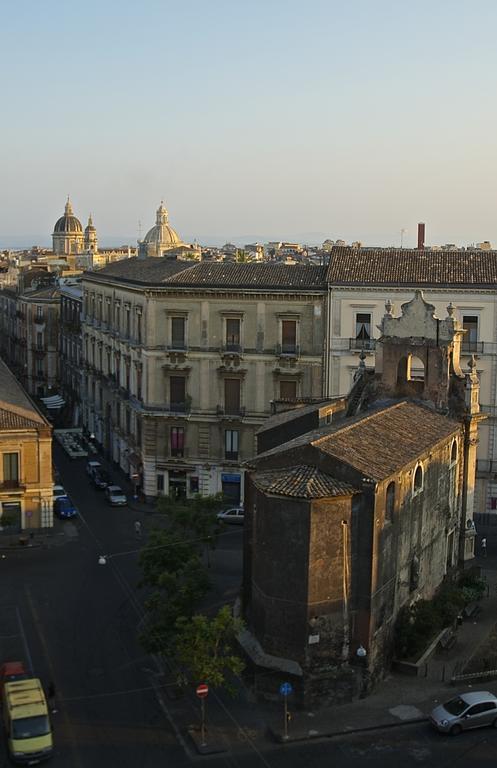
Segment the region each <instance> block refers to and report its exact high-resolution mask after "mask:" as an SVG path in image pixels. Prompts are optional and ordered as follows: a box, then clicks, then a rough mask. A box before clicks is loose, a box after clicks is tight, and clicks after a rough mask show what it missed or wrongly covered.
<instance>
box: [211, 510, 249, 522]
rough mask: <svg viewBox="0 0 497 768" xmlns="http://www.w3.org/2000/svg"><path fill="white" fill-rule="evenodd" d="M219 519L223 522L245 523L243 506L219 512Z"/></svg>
mask: <svg viewBox="0 0 497 768" xmlns="http://www.w3.org/2000/svg"><path fill="white" fill-rule="evenodd" d="M217 519H218V520H219V521H220V522H223V523H231V524H233V525H243V507H230V509H224V510H223V511H222V512H218V513H217Z"/></svg>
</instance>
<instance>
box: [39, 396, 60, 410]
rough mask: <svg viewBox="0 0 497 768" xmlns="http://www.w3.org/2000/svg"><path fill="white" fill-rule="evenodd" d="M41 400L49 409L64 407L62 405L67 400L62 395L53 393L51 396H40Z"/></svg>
mask: <svg viewBox="0 0 497 768" xmlns="http://www.w3.org/2000/svg"><path fill="white" fill-rule="evenodd" d="M40 400H41V402H42V403H43V405H44V406H45V408H48V410H49V411H50V410H53V409H55V408H62V406H63V405H65V404H66V401H65V400H64V398H63V397H61V396H60V395H51V396H50V397H40Z"/></svg>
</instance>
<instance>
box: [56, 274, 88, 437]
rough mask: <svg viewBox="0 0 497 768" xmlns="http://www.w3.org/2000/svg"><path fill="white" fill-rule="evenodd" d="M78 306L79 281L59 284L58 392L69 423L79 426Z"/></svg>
mask: <svg viewBox="0 0 497 768" xmlns="http://www.w3.org/2000/svg"><path fill="white" fill-rule="evenodd" d="M82 308H83V288H82V286H81V283H80V282H71V283H66V284H62V285H61V286H60V342H59V347H60V355H59V357H60V392H61V395H62V397H63V398H64V400H65V403H66V406H65V407H66V414H67V418H68V420H69V421H70V423H71V424H72V425H73V426H79V425H80V423H81V395H80V389H81V361H82V358H83V339H82V330H81V314H82Z"/></svg>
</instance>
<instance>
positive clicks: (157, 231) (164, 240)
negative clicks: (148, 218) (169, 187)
mask: <svg viewBox="0 0 497 768" xmlns="http://www.w3.org/2000/svg"><path fill="white" fill-rule="evenodd" d="M143 242H144V243H150V244H151V245H152V244H153V245H157V246H159V247H164V248H174V246H176V245H180V244H181V239H180V238H179V236H178V233H177V232H175V230H174V229H173V228H172V227H171V225H170V224H169V214H168V212H167V209H166V208H165V207H164V203H163V202H162V200H161V204H160V206H159V207H158V208H157V219H156V223H155V226H154V227H152V229H149V231H148V232H147V234H146V235H145V237H144V238H143Z"/></svg>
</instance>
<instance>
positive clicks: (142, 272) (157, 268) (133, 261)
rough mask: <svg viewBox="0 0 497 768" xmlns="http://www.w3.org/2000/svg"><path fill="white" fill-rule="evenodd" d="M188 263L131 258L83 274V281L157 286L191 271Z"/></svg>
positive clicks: (172, 260)
mask: <svg viewBox="0 0 497 768" xmlns="http://www.w3.org/2000/svg"><path fill="white" fill-rule="evenodd" d="M191 267H192V264H191V262H188V261H176V260H175V259H158V258H148V259H139V258H138V257H137V256H133V257H132V258H130V259H120V260H119V261H113V262H112V263H111V264H108V265H107V266H106V267H103V268H102V269H97V270H95V271H94V272H85V273H84V279H85V280H92V281H93V280H94V281H97V282H99V281H100V280H101V279H102V278H105V279H110V280H118V281H121V280H122V281H124V282H131V283H144V284H145V285H158V284H161V283H164V282H165V281H166V280H167V279H168V278H169V277H171V275H174V274H176V272H181V271H182V270H184V269H191Z"/></svg>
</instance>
